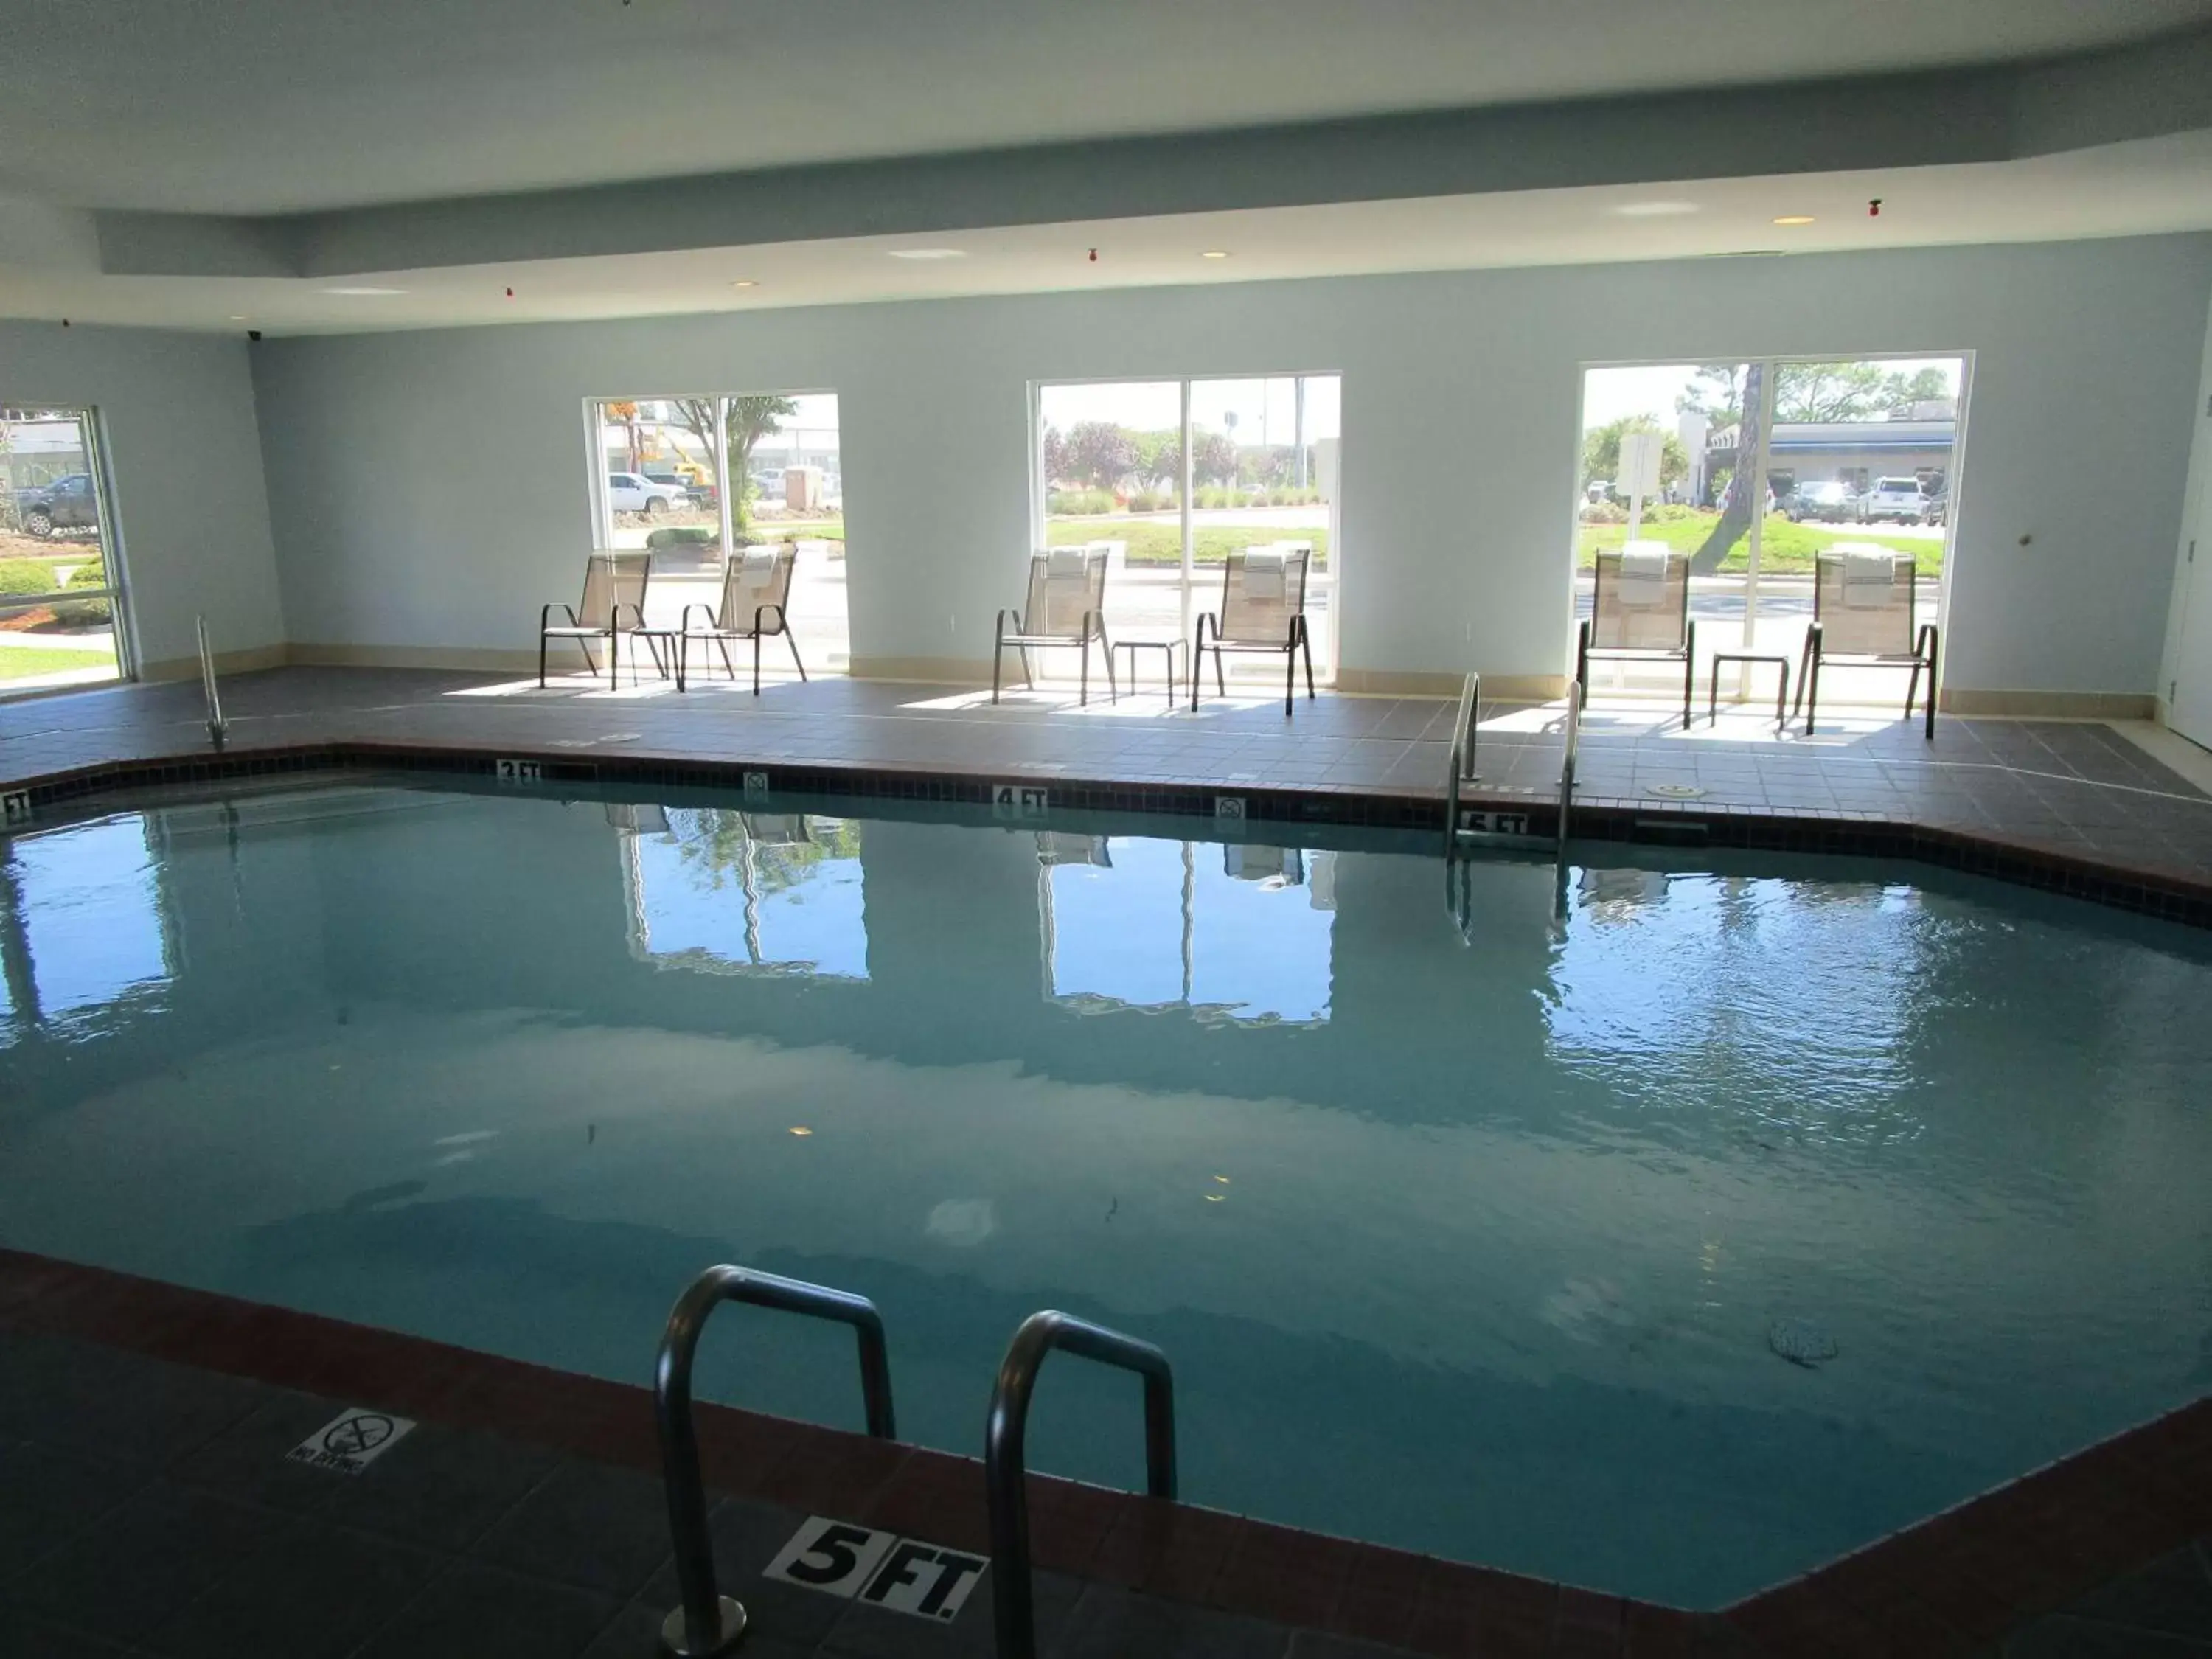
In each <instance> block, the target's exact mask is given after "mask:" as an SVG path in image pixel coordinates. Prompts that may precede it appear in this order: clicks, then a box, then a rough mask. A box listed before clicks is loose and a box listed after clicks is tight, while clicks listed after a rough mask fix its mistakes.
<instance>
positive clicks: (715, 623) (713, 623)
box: [681, 601, 722, 634]
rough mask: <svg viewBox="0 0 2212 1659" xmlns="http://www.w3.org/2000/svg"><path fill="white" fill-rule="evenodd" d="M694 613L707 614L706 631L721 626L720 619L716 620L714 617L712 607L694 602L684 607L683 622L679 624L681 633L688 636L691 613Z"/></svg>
mask: <svg viewBox="0 0 2212 1659" xmlns="http://www.w3.org/2000/svg"><path fill="white" fill-rule="evenodd" d="M693 611H705V612H706V613H707V628H708V630H712V629H717V628H720V626H721V625H722V624H721V623H720V619H718V618H717V617H715V615H714V606H713V605H701V604H699V603H697V602H696V601H695V602H693V603H692V604H690V605H685V606H684V621H683V623H682V624H681V631H682V632H684V633H686V634H689V633H690V631H691V613H692V612H693Z"/></svg>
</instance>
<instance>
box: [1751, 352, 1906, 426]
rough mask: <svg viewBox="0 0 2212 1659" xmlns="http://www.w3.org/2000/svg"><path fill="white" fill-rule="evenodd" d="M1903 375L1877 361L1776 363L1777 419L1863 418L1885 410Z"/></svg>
mask: <svg viewBox="0 0 2212 1659" xmlns="http://www.w3.org/2000/svg"><path fill="white" fill-rule="evenodd" d="M1904 379H1905V377H1904V376H1902V375H1893V374H1884V373H1883V372H1882V367H1881V364H1880V363H1778V364H1776V365H1775V369H1774V418H1775V419H1776V420H1777V421H1802V422H1820V421H1865V420H1871V419H1873V418H1874V417H1875V416H1877V415H1881V414H1885V413H1887V411H1888V410H1889V408H1890V406H1891V404H1893V403H1894V402H1895V401H1896V399H1897V396H1898V393H1899V391H1900V390H1901V389H1902V386H1903V385H1904Z"/></svg>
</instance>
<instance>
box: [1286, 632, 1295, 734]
mask: <svg viewBox="0 0 2212 1659" xmlns="http://www.w3.org/2000/svg"><path fill="white" fill-rule="evenodd" d="M1297 643H1298V636H1297V629H1292V630H1291V637H1290V638H1289V639H1287V640H1285V641H1284V642H1283V718H1284V719H1285V720H1288V719H1290V717H1291V710H1292V709H1293V708H1297V695H1298V652H1297Z"/></svg>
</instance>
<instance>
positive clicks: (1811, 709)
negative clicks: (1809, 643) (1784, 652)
mask: <svg viewBox="0 0 2212 1659" xmlns="http://www.w3.org/2000/svg"><path fill="white" fill-rule="evenodd" d="M1819 718H1820V649H1819V647H1814V652H1813V670H1812V672H1811V673H1809V674H1808V675H1807V676H1806V686H1805V735H1806V736H1807V737H1808V738H1809V737H1811V736H1812V735H1813V723H1814V721H1815V720H1818V719H1819Z"/></svg>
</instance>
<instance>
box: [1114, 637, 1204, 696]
mask: <svg viewBox="0 0 2212 1659" xmlns="http://www.w3.org/2000/svg"><path fill="white" fill-rule="evenodd" d="M1114 648H1115V650H1116V651H1126V652H1127V653H1129V654H1128V658H1127V667H1126V668H1125V670H1124V671H1125V672H1126V673H1127V675H1128V677H1129V680H1128V684H1129V690H1132V691H1134V690H1136V689H1137V653H1139V651H1157V652H1158V653H1160V660H1161V662H1162V663H1163V665H1165V667H1166V670H1167V677H1168V707H1169V708H1174V707H1175V701H1176V652H1178V651H1180V652H1182V653H1183V665H1184V667H1185V669H1186V670H1188V667H1189V665H1190V641H1188V640H1185V639H1171V640H1116V641H1114ZM1186 678H1188V675H1186Z"/></svg>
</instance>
